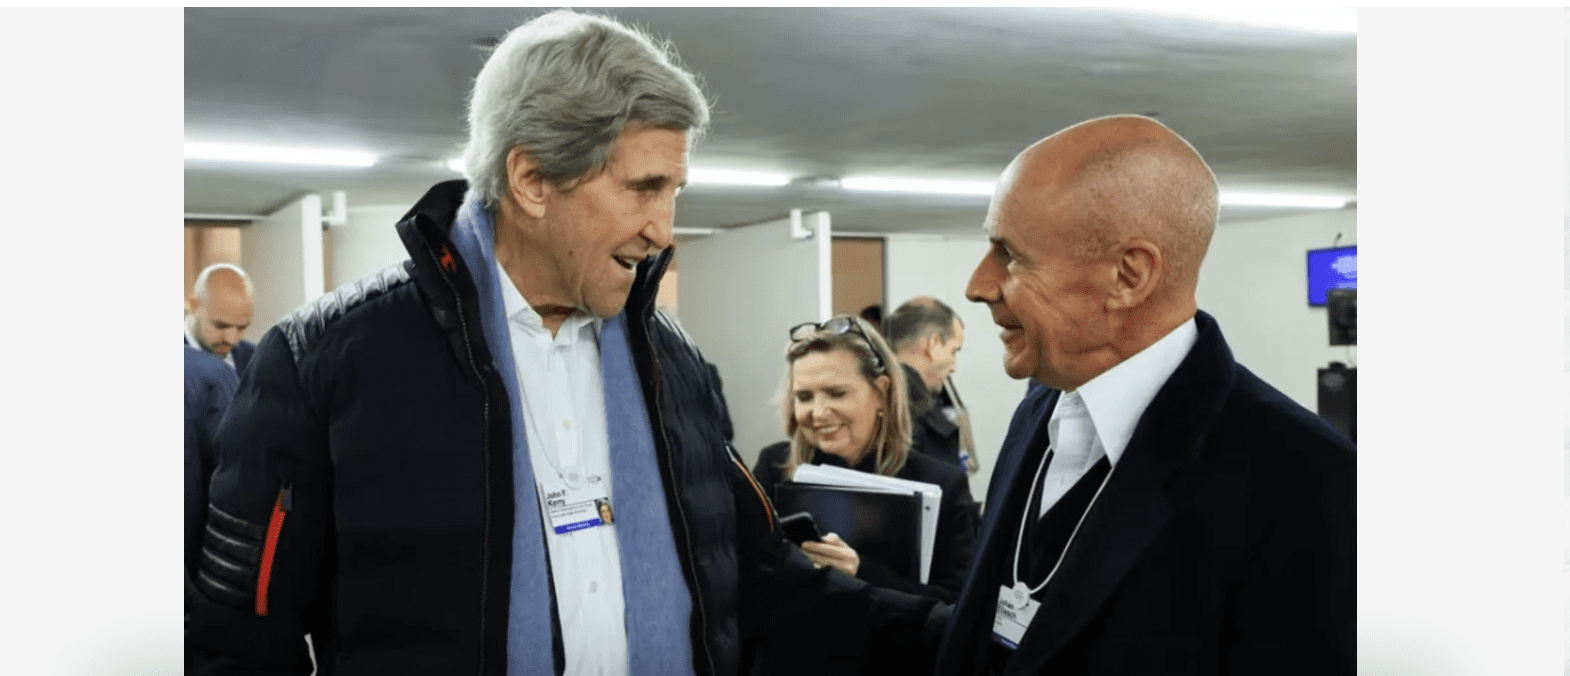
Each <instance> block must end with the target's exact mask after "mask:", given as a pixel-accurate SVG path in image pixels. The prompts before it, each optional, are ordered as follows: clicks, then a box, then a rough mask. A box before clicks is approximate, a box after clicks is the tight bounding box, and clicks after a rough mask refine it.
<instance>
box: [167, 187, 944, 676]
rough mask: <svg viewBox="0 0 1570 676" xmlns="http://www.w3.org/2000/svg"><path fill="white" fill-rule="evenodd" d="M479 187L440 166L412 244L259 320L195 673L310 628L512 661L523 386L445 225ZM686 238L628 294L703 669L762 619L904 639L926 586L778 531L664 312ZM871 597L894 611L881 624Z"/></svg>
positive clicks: (216, 534) (739, 651)
mask: <svg viewBox="0 0 1570 676" xmlns="http://www.w3.org/2000/svg"><path fill="white" fill-rule="evenodd" d="M464 191H465V184H464V183H463V182H462V181H454V182H449V183H444V184H441V185H438V186H436V187H434V188H432V189H431V191H430V192H429V193H427V195H426V196H425V197H424V198H423V199H422V200H421V201H420V202H419V203H418V204H416V205H415V207H414V209H413V210H411V211H410V212H409V214H408V215H407V216H406V217H405V218H404V219H403V221H402V222H400V223H399V224H398V232H399V234H400V236H401V237H402V238H403V241H404V244H405V246H406V247H407V248H408V250H409V253H410V255H411V257H412V260H410V261H405V262H404V263H401V264H398V265H395V266H392V267H389V268H387V269H386V270H384V271H382V272H381V273H379V274H377V275H375V276H373V277H370V278H367V279H365V280H362V281H360V282H358V283H356V284H352V285H349V286H345V287H343V288H340V289H339V290H338V291H336V292H334V293H333V294H330V295H328V296H325V297H323V298H321V299H320V300H318V301H317V302H315V303H312V304H310V305H308V306H305V307H303V308H301V309H300V310H297V311H296V312H295V313H294V314H292V315H290V316H289V317H286V318H285V319H284V320H283V321H281V322H279V324H278V325H277V326H276V327H275V328H274V329H273V330H271V331H269V332H268V333H267V335H266V336H265V337H264V338H263V339H262V341H261V344H260V346H259V348H258V352H257V357H256V363H255V364H254V366H255V367H256V368H254V369H252V371H251V372H250V374H249V375H248V377H247V378H246V381H245V382H244V383H243V386H242V387H241V389H240V392H239V395H238V396H237V398H236V399H235V403H234V405H233V411H232V415H230V416H229V419H228V421H227V422H226V424H225V427H224V430H223V434H222V436H221V441H220V443H221V447H220V450H221V454H220V461H219V466H218V470H217V473H216V474H215V476H214V478H213V492H212V499H211V516H210V517H209V518H210V520H211V523H212V526H213V527H212V528H211V529H210V532H209V537H208V538H207V541H206V544H205V546H204V549H203V552H202V557H201V572H202V573H203V576H202V578H201V579H200V580H199V581H198V588H199V590H200V592H201V595H200V597H199V602H198V604H197V606H196V608H195V609H194V610H193V615H192V622H191V626H192V630H191V633H190V636H189V638H188V642H187V644H188V645H191V646H194V648H195V650H196V651H197V654H198V657H199V658H202V661H200V662H199V663H198V672H197V673H228V672H230V671H240V670H243V669H255V670H259V671H261V672H266V673H279V674H283V673H289V674H301V675H303V674H307V673H309V672H310V668H311V665H310V661H309V660H308V658H307V654H306V649H305V643H304V642H303V641H302V638H301V637H302V635H303V634H305V633H310V634H311V636H312V644H313V646H314V648H315V651H316V659H317V662H318V664H320V665H322V666H321V671H319V672H318V673H322V674H328V673H336V674H340V675H343V674H378V675H390V674H410V675H414V674H421V675H423V674H475V673H478V674H491V675H496V676H501V675H502V674H505V673H506V669H507V646H508V602H509V595H508V585H509V580H510V578H509V576H510V573H511V556H512V546H513V518H514V517H513V515H514V509H513V504H514V503H513V499H514V498H513V494H514V488H513V471H512V464H513V463H512V449H513V445H512V435H513V434H514V433H515V431H514V430H512V429H511V423H510V418H509V416H508V411H509V410H510V407H511V406H513V405H514V404H513V403H512V402H510V401H508V398H507V394H506V390H505V389H504V387H503V384H502V381H501V379H500V376H499V375H498V373H497V369H496V367H495V366H494V362H493V361H492V356H491V355H490V354H489V351H488V348H487V345H486V341H485V339H484V337H483V336H482V335H481V334H480V328H479V326H478V324H477V323H476V317H477V316H478V313H479V307H478V300H477V292H476V290H475V288H474V284H473V282H472V281H471V278H470V276H469V273H468V271H467V269H468V268H467V266H469V265H470V262H469V261H466V260H464V258H463V257H462V256H461V255H458V253H457V249H456V248H455V247H453V246H452V244H451V241H450V240H449V231H450V230H451V228H452V226H453V222H454V218H455V215H456V212H457V210H458V208H459V206H460V204H461V202H462V200H463V196H464ZM671 253H672V250H670V249H667V250H666V251H664V252H663V253H662V254H661V255H660V256H658V257H657V258H654V259H651V260H649V261H646V262H644V263H642V264H640V266H639V267H638V269H637V277H636V281H635V282H634V284H633V288H632V292H631V294H630V296H629V297H628V301H627V305H626V312H627V314H628V317H629V321H628V336H629V340H630V342H631V344H632V353H633V357H634V361H635V365H636V368H637V371H638V374H639V376H640V377H641V380H642V382H643V387H644V396H645V399H646V401H647V402H648V414H649V420H650V423H651V426H652V428H653V433H654V434H653V436H654V440H655V448H656V453H657V456H658V460H659V464H660V468H661V475H662V479H663V481H664V483H665V486H666V489H667V490H666V495H667V499H668V501H669V503H668V504H669V512H670V516H671V522H672V527H673V530H674V531H675V535H676V542H677V545H678V546H677V550H678V555H679V557H680V561H681V564H682V569H683V572H684V575H685V576H686V578H687V583H688V586H689V587H690V589H691V590H692V594H693V596H692V605H693V613H692V618H693V621H692V632H691V636H692V654H693V656H694V663H695V664H694V666H695V668H696V672H697V673H698V674H736V673H740V672H741V670H742V668H743V667H744V666H745V665H746V664H747V663H748V661H749V658H750V654H751V651H752V650H753V648H754V646H755V645H756V643H755V639H756V638H757V636H758V635H759V634H760V633H763V632H768V633H769V634H770V636H771V637H772V638H774V639H776V640H779V641H782V642H783V643H784V644H786V645H794V646H798V647H803V646H804V647H805V648H806V649H809V650H811V649H820V650H823V651H825V653H826V654H830V655H831V656H832V655H833V654H836V653H835V651H838V652H837V654H839V655H843V656H845V657H846V658H847V659H858V658H859V656H860V655H861V654H862V651H863V650H864V649H865V648H866V647H869V646H875V645H879V643H878V642H879V641H880V640H894V638H895V637H899V636H903V635H906V634H908V632H909V631H911V625H916V626H919V625H920V623H921V622H924V621H926V617H927V613H926V611H927V609H929V608H930V607H931V604H930V602H923V601H921V600H920V599H917V598H915V597H907V596H901V595H890V594H888V593H887V592H881V591H874V590H873V588H871V587H868V586H866V585H865V583H863V582H860V581H858V580H854V579H852V578H849V577H847V576H844V575H843V574H840V573H838V572H837V571H834V570H832V569H828V568H825V569H821V570H814V569H813V568H812V566H811V563H810V561H809V560H808V559H807V557H806V555H805V554H803V553H802V552H801V551H800V550H799V549H796V548H795V546H794V545H791V544H789V543H788V542H786V541H784V540H783V538H782V537H780V536H779V535H778V534H777V533H775V532H773V531H774V515H773V514H772V508H771V506H770V505H769V503H768V502H767V501H766V500H765V499H764V497H763V492H762V489H761V488H760V487H759V486H757V484H756V483H755V482H754V481H753V479H752V477H751V475H750V474H749V473H748V472H747V471H746V468H745V467H744V466H743V465H742V464H741V462H740V460H739V459H738V458H737V456H736V455H735V452H734V450H731V451H730V452H729V454H727V453H726V450H725V449H728V448H729V445H728V444H727V442H726V439H725V438H724V430H723V425H724V423H723V420H724V416H723V405H722V402H721V398H720V396H719V393H718V391H717V390H716V389H715V387H716V384H715V383H714V382H713V381H712V377H711V376H712V371H711V368H710V367H709V365H708V364H707V363H706V362H705V361H703V359H702V357H701V356H700V355H699V354H698V352H697V351H696V349H695V348H694V347H693V346H692V345H691V344H690V343H689V342H687V341H686V339H685V338H684V337H683V336H682V335H680V334H679V333H677V332H676V331H675V330H674V329H673V328H672V327H671V326H669V325H667V324H666V323H665V320H663V319H661V318H659V316H658V315H657V314H656V313H655V311H654V298H655V292H656V291H657V289H658V286H659V278H660V276H661V275H662V274H663V272H664V270H665V267H666V265H668V263H669V261H670V257H671ZM484 264H490V263H489V262H488V261H487V262H486V263H484ZM372 337H374V338H372ZM326 486H331V487H332V491H331V492H329V491H328V490H326V489H325V488H324V487H326ZM274 524H278V526H281V527H277V526H274ZM270 527H273V528H276V532H277V535H276V537H275V538H274V537H273V536H270V535H269V533H270V532H274V531H270V530H269V528H270ZM274 539H276V546H275V547H274V546H272V545H271V544H270V543H272V542H273V540H274ZM237 563H238V564H239V565H236V564H237ZM258 585H261V586H262V587H263V588H264V589H265V592H266V593H265V594H259V593H258ZM629 593H635V592H634V591H629ZM874 596H876V597H877V599H878V600H874V598H873V597H874ZM553 603H554V601H553ZM803 604H811V607H810V609H803V607H802V605H803ZM874 607H876V608H879V609H882V611H883V612H884V615H881V617H888V618H890V621H888V622H884V623H881V624H878V625H876V626H873V625H869V624H867V623H866V622H864V621H862V619H861V618H866V617H869V615H870V614H872V613H873V608H874ZM896 610H898V611H899V612H895V611H896ZM809 612H810V614H808V613H809ZM552 615H553V616H554V615H555V613H552ZM802 618H812V620H813V621H812V622H808V621H807V620H806V619H802ZM818 618H821V620H819V619H818ZM901 618H904V624H901V623H900V622H899V620H900V619H901ZM552 629H553V633H554V634H555V639H556V643H557V645H556V650H555V651H554V653H555V655H554V657H555V659H556V660H557V665H556V666H557V670H558V672H559V671H560V669H561V668H562V665H561V659H562V658H561V650H560V624H559V622H557V621H553V622H552ZM246 673H251V672H246Z"/></svg>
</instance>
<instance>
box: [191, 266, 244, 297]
mask: <svg viewBox="0 0 1570 676" xmlns="http://www.w3.org/2000/svg"><path fill="white" fill-rule="evenodd" d="M218 270H230V271H232V272H234V273H235V274H237V275H239V276H240V281H241V282H244V283H245V295H247V296H255V295H256V288H255V287H253V286H251V276H250V275H247V274H245V271H244V270H241V269H240V266H238V265H234V264H231V263H213V264H212V265H209V266H207V267H205V268H202V271H201V272H200V273H199V274H197V275H196V283H195V284H193V285H192V289H191V293H193V294H195V295H196V299H197V300H199V301H202V303H204V304H205V303H207V282H208V280H209V279H211V278H212V276H213V273H214V272H216V271H218Z"/></svg>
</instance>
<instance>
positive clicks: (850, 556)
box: [801, 533, 861, 577]
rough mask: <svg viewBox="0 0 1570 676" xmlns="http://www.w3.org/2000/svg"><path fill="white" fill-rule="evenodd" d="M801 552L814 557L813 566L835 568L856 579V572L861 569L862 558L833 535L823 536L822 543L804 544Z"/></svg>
mask: <svg viewBox="0 0 1570 676" xmlns="http://www.w3.org/2000/svg"><path fill="white" fill-rule="evenodd" d="M801 550H802V551H804V552H806V553H807V556H809V557H812V563H813V564H815V565H818V566H833V567H835V568H838V569H840V571H841V572H843V573H845V574H846V575H849V576H851V577H856V571H857V570H859V569H860V568H861V556H860V555H858V554H857V553H856V550H854V549H851V546H850V545H848V544H845V541H844V540H841V539H840V536H838V535H835V534H833V533H829V534H828V535H825V536H823V541H822V542H803V543H802V544H801Z"/></svg>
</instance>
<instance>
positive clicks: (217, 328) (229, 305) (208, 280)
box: [185, 263, 256, 357]
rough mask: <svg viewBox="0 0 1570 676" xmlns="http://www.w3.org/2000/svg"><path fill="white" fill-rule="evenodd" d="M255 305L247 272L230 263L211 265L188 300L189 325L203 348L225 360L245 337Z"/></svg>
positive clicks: (198, 280)
mask: <svg viewBox="0 0 1570 676" xmlns="http://www.w3.org/2000/svg"><path fill="white" fill-rule="evenodd" d="M255 311H256V303H255V301H254V300H253V299H252V298H251V280H250V278H249V277H248V276H246V274H245V271H243V270H241V269H240V268H238V267H236V266H233V265H229V264H227V263H219V264H217V265H211V266H208V267H207V268H206V269H204V270H202V272H201V274H199V275H197V277H196V284H195V285H194V288H193V289H192V291H191V296H190V297H189V298H187V299H186V318H185V321H186V326H187V328H189V329H190V330H191V335H193V336H195V337H196V342H198V343H200V344H201V346H202V349H204V350H207V351H208V352H211V353H213V354H214V355H215V356H218V357H224V356H227V355H228V354H229V351H230V350H232V349H234V346H235V345H237V344H239V342H240V341H241V340H242V339H244V337H245V329H246V328H247V327H249V326H250V324H251V315H252V314H254V313H255Z"/></svg>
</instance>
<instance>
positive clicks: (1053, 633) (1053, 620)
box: [1009, 312, 1236, 673]
mask: <svg viewBox="0 0 1570 676" xmlns="http://www.w3.org/2000/svg"><path fill="white" fill-rule="evenodd" d="M1195 320H1196V323H1197V327H1198V329H1199V337H1198V339H1197V340H1196V341H1195V343H1194V348H1193V349H1192V350H1191V351H1190V352H1189V354H1188V356H1187V357H1185V358H1184V360H1183V362H1182V363H1181V364H1180V365H1179V366H1178V368H1177V370H1176V371H1174V372H1173V374H1172V376H1171V377H1170V378H1168V379H1167V382H1166V383H1165V384H1163V385H1162V387H1161V389H1160V391H1159V392H1157V394H1156V397H1155V399H1153V400H1152V401H1151V402H1150V406H1149V407H1147V408H1146V409H1145V412H1144V414H1142V415H1141V416H1140V420H1139V424H1138V425H1137V426H1136V427H1135V428H1134V435H1133V437H1132V438H1130V439H1129V444H1128V447H1127V448H1125V449H1124V451H1123V455H1122V457H1121V458H1120V459H1119V460H1118V464H1117V465H1116V466H1115V467H1114V469H1113V470H1112V474H1111V477H1110V478H1109V479H1108V480H1107V485H1106V488H1105V489H1103V490H1102V493H1101V495H1100V496H1099V497H1098V498H1097V499H1096V501H1095V503H1094V504H1092V505H1091V507H1090V511H1089V512H1088V513H1086V515H1085V519H1084V522H1083V523H1082V524H1081V525H1080V528H1079V532H1078V533H1077V534H1076V535H1075V536H1074V540H1073V542H1071V543H1070V544H1069V548H1068V550H1067V551H1066V552H1065V553H1064V557H1063V563H1062V565H1061V566H1060V568H1059V570H1058V571H1057V574H1056V575H1055V576H1054V577H1053V579H1052V583H1051V584H1050V585H1049V586H1048V587H1047V590H1046V593H1045V595H1044V596H1043V597H1042V602H1041V608H1040V609H1039V610H1038V611H1037V612H1036V617H1035V620H1034V621H1033V622H1032V623H1031V625H1030V627H1029V628H1028V629H1026V631H1025V635H1024V637H1023V638H1022V639H1021V641H1020V649H1019V651H1018V652H1017V653H1016V654H1015V655H1014V659H1013V660H1012V661H1011V663H1010V665H1009V671H1010V672H1012V673H1033V672H1035V671H1037V670H1039V669H1041V667H1042V666H1043V665H1044V664H1045V663H1046V662H1047V661H1048V660H1050V659H1051V658H1052V656H1053V655H1055V654H1057V652H1058V651H1059V650H1060V649H1062V647H1063V646H1064V644H1066V643H1067V642H1068V641H1069V639H1071V638H1073V637H1074V635H1075V634H1076V633H1077V632H1079V630H1080V629H1082V628H1083V627H1084V626H1085V624H1086V623H1087V622H1088V621H1089V620H1090V618H1091V617H1092V616H1093V615H1095V613H1096V612H1097V611H1098V610H1099V609H1100V608H1101V606H1102V605H1103V604H1104V603H1105V602H1106V600H1107V599H1108V598H1109V597H1110V596H1111V595H1112V592H1113V591H1114V590H1115V589H1117V586H1118V584H1119V583H1120V582H1121V581H1122V579H1123V577H1124V575H1126V574H1127V573H1128V571H1129V570H1130V569H1131V568H1133V567H1134V565H1135V564H1136V563H1138V561H1139V560H1140V558H1141V557H1142V556H1144V554H1145V552H1146V551H1147V550H1148V549H1149V547H1150V544H1151V543H1152V542H1154V541H1155V539H1156V538H1157V537H1158V536H1159V535H1160V534H1161V532H1162V530H1163V529H1164V528H1165V527H1166V525H1167V522H1168V521H1169V520H1170V519H1171V517H1172V504H1171V502H1170V500H1169V498H1168V497H1167V486H1168V484H1169V482H1170V481H1171V479H1172V478H1173V477H1174V476H1175V475H1177V474H1178V473H1180V472H1181V471H1182V470H1183V468H1184V467H1186V466H1187V465H1189V464H1190V463H1192V462H1193V461H1194V460H1195V459H1196V458H1197V457H1198V455H1199V451H1200V449H1201V446H1202V442H1203V441H1204V439H1205V437H1206V436H1207V434H1208V432H1209V430H1210V428H1211V427H1212V426H1213V425H1214V423H1215V420H1216V418H1217V417H1218V416H1219V415H1220V412H1221V408H1222V406H1223V404H1224V403H1225V401H1226V397H1227V395H1228V393H1229V392H1230V391H1231V389H1232V384H1233V382H1234V381H1235V378H1236V362H1234V361H1233V360H1232V352H1231V350H1229V349H1228V348H1227V346H1226V342H1225V341H1224V340H1223V339H1222V337H1221V333H1220V330H1219V329H1218V328H1217V326H1216V323H1215V320H1213V319H1211V318H1210V316H1209V315H1207V314H1205V313H1204V312H1200V313H1198V314H1197V315H1196V316H1195ZM1045 426H1046V425H1045V418H1043V421H1042V427H1043V428H1044V427H1045ZM1025 481H1026V482H1028V481H1029V479H1028V478H1027V479H1025ZM1016 485H1018V482H1016ZM1016 525H1017V524H1016Z"/></svg>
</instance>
